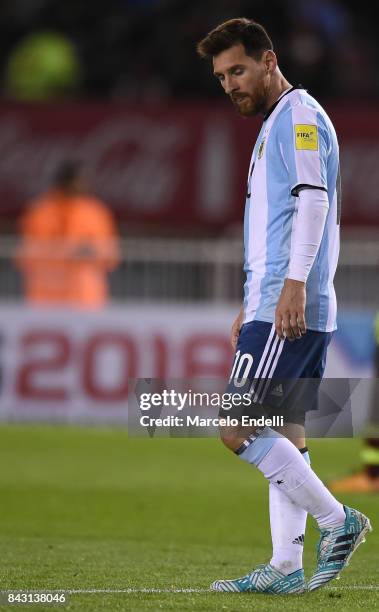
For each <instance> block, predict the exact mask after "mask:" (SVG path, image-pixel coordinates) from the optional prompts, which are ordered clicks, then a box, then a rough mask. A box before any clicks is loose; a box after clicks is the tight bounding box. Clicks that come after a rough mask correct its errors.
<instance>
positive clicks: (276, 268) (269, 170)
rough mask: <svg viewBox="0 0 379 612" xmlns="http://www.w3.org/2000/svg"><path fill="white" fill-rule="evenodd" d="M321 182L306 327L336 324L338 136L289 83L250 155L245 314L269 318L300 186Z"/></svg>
mask: <svg viewBox="0 0 379 612" xmlns="http://www.w3.org/2000/svg"><path fill="white" fill-rule="evenodd" d="M304 186H309V187H313V188H319V189H323V190H325V191H326V192H327V194H328V200H329V210H328V213H327V218H326V222H325V228H324V232H323V236H322V240H321V244H320V248H319V250H318V253H317V256H316V258H315V261H314V263H313V266H312V268H311V271H310V274H309V276H308V280H307V283H306V295H307V303H306V311H305V319H306V324H307V328H308V329H312V330H315V331H324V332H325V331H333V330H334V329H336V314H337V303H336V295H335V291H334V286H333V278H334V274H335V271H336V267H337V261H338V253H339V222H340V208H341V206H340V205H341V189H340V173H339V152H338V142H337V136H336V133H335V130H334V127H333V125H332V122H331V121H330V119H329V117H328V115H327V114H326V112H325V111H324V109H323V108H322V107H321V106H320V104H318V102H317V101H316V100H315V99H314V98H312V96H310V95H309V94H308V93H307V92H306V91H305V89H303V88H301V87H300V86H299V87H293V88H291V89H289V90H287V91H286V92H284V93H283V94H282V96H281V97H280V98H279V100H278V101H277V102H276V103H275V104H274V105H273V106H272V107H271V109H270V110H269V112H268V113H267V115H266V117H265V119H264V121H263V125H262V128H261V131H260V133H259V136H258V139H257V142H256V144H255V146H254V150H253V154H252V157H251V162H250V168H249V175H248V184H247V197H246V206H245V219H244V250H245V263H244V270H245V272H246V282H245V287H244V294H245V295H244V322H245V323H247V322H249V321H253V320H257V321H266V322H268V323H273V322H274V320H275V308H276V305H277V303H278V300H279V296H280V292H281V290H282V287H283V284H284V280H285V278H286V277H287V273H288V267H289V260H290V253H291V241H292V236H293V232H294V226H295V222H296V215H297V202H298V193H299V191H300V189H301V188H304Z"/></svg>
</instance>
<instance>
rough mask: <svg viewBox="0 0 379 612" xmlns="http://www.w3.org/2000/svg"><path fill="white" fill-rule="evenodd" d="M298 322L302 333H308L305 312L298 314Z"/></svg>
mask: <svg viewBox="0 0 379 612" xmlns="http://www.w3.org/2000/svg"><path fill="white" fill-rule="evenodd" d="M297 324H298V326H299V329H300V332H301V334H302V335H304V334H306V333H307V326H306V323H305V317H304V314H302V315H298V317H297Z"/></svg>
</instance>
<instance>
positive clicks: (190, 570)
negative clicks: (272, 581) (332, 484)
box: [0, 425, 379, 612]
mask: <svg viewBox="0 0 379 612" xmlns="http://www.w3.org/2000/svg"><path fill="white" fill-rule="evenodd" d="M309 446H310V449H311V452H312V462H313V466H314V467H315V469H316V470H317V471H318V472H319V474H320V476H321V477H322V478H323V479H324V480H325V479H328V478H330V477H333V476H336V475H338V474H340V473H344V472H345V470H349V469H350V468H352V467H355V466H356V462H357V457H358V452H359V441H357V440H339V441H336V440H328V441H325V440H322V441H312V442H311V443H310V444H309ZM0 462H1V473H0V487H1V504H0V519H1V520H0V537H1V542H0V544H1V565H2V571H1V585H2V586H1V589H2V590H8V589H15V590H22V589H29V590H33V589H35V590H38V589H40V590H45V591H46V590H53V589H65V590H74V591H75V590H79V591H91V590H98V589H99V590H107V589H108V590H110V591H112V590H114V591H122V590H125V589H128V588H131V589H136V590H138V589H181V588H192V589H207V588H208V586H209V583H210V582H211V581H213V580H214V579H216V578H220V577H235V576H238V575H242V574H244V573H246V572H247V571H248V570H249V569H251V568H252V567H253V566H254V564H256V563H261V562H263V561H266V560H269V558H270V538H269V525H268V500H267V485H266V483H265V481H264V479H263V477H262V476H261V475H260V474H259V473H258V472H257V471H255V470H254V469H252V468H251V467H249V466H248V465H246V464H244V463H243V462H242V461H239V460H238V459H237V458H236V457H234V456H233V455H232V454H230V453H228V452H227V451H226V450H224V449H223V447H222V446H221V444H220V443H219V442H218V441H216V440H210V439H208V440H183V439H182V440H178V439H176V440H170V439H167V440H162V439H160V440H143V439H130V438H128V436H127V433H126V432H124V431H120V430H112V429H88V428H83V429H76V428H70V427H47V426H46V427H43V426H41V427H36V426H29V427H26V426H18V425H9V426H2V427H1V428H0ZM341 501H344V502H346V503H348V504H349V505H353V506H357V507H359V508H360V509H361V510H363V511H364V512H365V513H367V514H368V515H369V516H370V517H371V519H372V522H373V524H374V527H375V524H376V523H377V522H378V520H377V519H376V517H377V516H378V514H379V513H378V509H379V496H346V498H344V499H342V500H341ZM378 533H379V530H378V531H375V530H374V532H373V533H372V534H371V535H370V536H369V537H368V539H367V542H366V544H364V545H363V546H361V547H360V548H359V550H358V552H357V553H356V554H355V556H354V557H353V560H352V562H351V565H350V566H349V567H348V568H347V569H346V570H345V571H344V572H343V574H342V577H341V579H340V580H339V581H335V582H334V583H333V587H334V588H333V589H328V590H326V589H325V590H323V591H318V592H315V593H313V594H305V595H300V596H287V597H280V598H279V599H278V597H272V596H264V595H258V596H256V595H249V594H241V595H233V594H222V593H220V594H218V593H202V592H199V593H174V592H164V593H143V592H133V593H127V592H118V593H117V592H113V593H112V592H109V593H104V592H103V593H99V592H81V593H73V594H71V596H70V601H69V604H68V605H67V606H65V607H64V608H63V607H62V609H65V610H84V611H86V610H88V611H91V612H93V611H94V610H109V611H113V610H133V611H134V610H159V609H163V610H229V611H239V610H252V609H259V610H274V609H276V608H278V606H280V607H281V608H282V609H288V610H290V609H291V610H302V611H304V608H305V607H306V608H307V609H308V610H321V609H338V610H343V611H345V610H356V609H357V608H365V609H366V610H373V609H375V608H377V607H378V600H379V590H375V589H373V588H371V587H375V586H376V587H377V589H378V586H379V575H378V570H379V556H378V551H379V547H378ZM316 539H317V532H316V530H315V529H313V528H312V522H311V521H310V520H309V522H308V530H307V536H306V545H305V563H306V565H305V569H306V573H307V575H308V576H309V574H310V572H311V569H312V567H313V564H314V561H315V554H314V552H315V543H316ZM354 587H355V588H354ZM361 587H366V589H363V588H361ZM23 607H28V609H29V606H23ZM3 609H4V608H3ZM12 609H14V607H13V608H12ZM32 609H34V610H36V609H38V610H42V609H51V608H48V607H45V608H43V607H42V606H37V605H34V606H33V607H32Z"/></svg>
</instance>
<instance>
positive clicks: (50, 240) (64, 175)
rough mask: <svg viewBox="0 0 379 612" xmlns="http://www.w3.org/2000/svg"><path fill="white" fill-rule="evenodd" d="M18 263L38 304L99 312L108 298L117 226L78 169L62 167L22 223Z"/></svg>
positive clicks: (30, 298) (28, 293) (72, 165)
mask: <svg viewBox="0 0 379 612" xmlns="http://www.w3.org/2000/svg"><path fill="white" fill-rule="evenodd" d="M20 228H21V235H22V242H21V245H20V247H19V249H18V252H17V257H16V260H17V264H18V266H19V268H20V269H21V271H22V274H23V277H24V285H25V292H26V298H27V300H28V301H29V302H30V303H31V304H34V305H56V306H60V305H66V306H73V307H88V308H98V307H101V306H103V305H104V303H105V302H106V300H107V297H108V289H107V279H106V275H107V272H109V271H110V270H112V269H113V268H114V267H115V266H116V264H117V260H118V249H117V238H116V229H115V224H114V221H113V218H112V215H111V213H110V211H109V210H108V209H107V208H106V206H105V205H104V204H103V203H102V202H100V201H99V200H97V199H95V198H94V197H92V196H91V195H89V194H88V187H87V179H86V176H85V173H84V171H83V168H82V166H81V165H80V164H77V163H75V162H72V161H67V162H65V163H63V164H62V165H61V166H60V167H59V169H58V171H57V174H56V177H55V180H54V183H53V185H52V188H51V190H50V191H48V193H46V194H44V195H42V196H41V197H40V198H38V199H37V200H36V201H34V202H32V204H31V206H30V208H28V210H27V211H26V212H25V213H24V214H23V216H22V218H21V221H20Z"/></svg>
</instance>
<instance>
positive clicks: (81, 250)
mask: <svg viewBox="0 0 379 612" xmlns="http://www.w3.org/2000/svg"><path fill="white" fill-rule="evenodd" d="M95 256H96V250H95V248H94V247H93V246H92V245H91V244H89V243H86V242H83V243H82V244H79V245H78V246H77V247H75V249H74V250H73V251H72V257H73V258H74V259H94V257H95Z"/></svg>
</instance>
